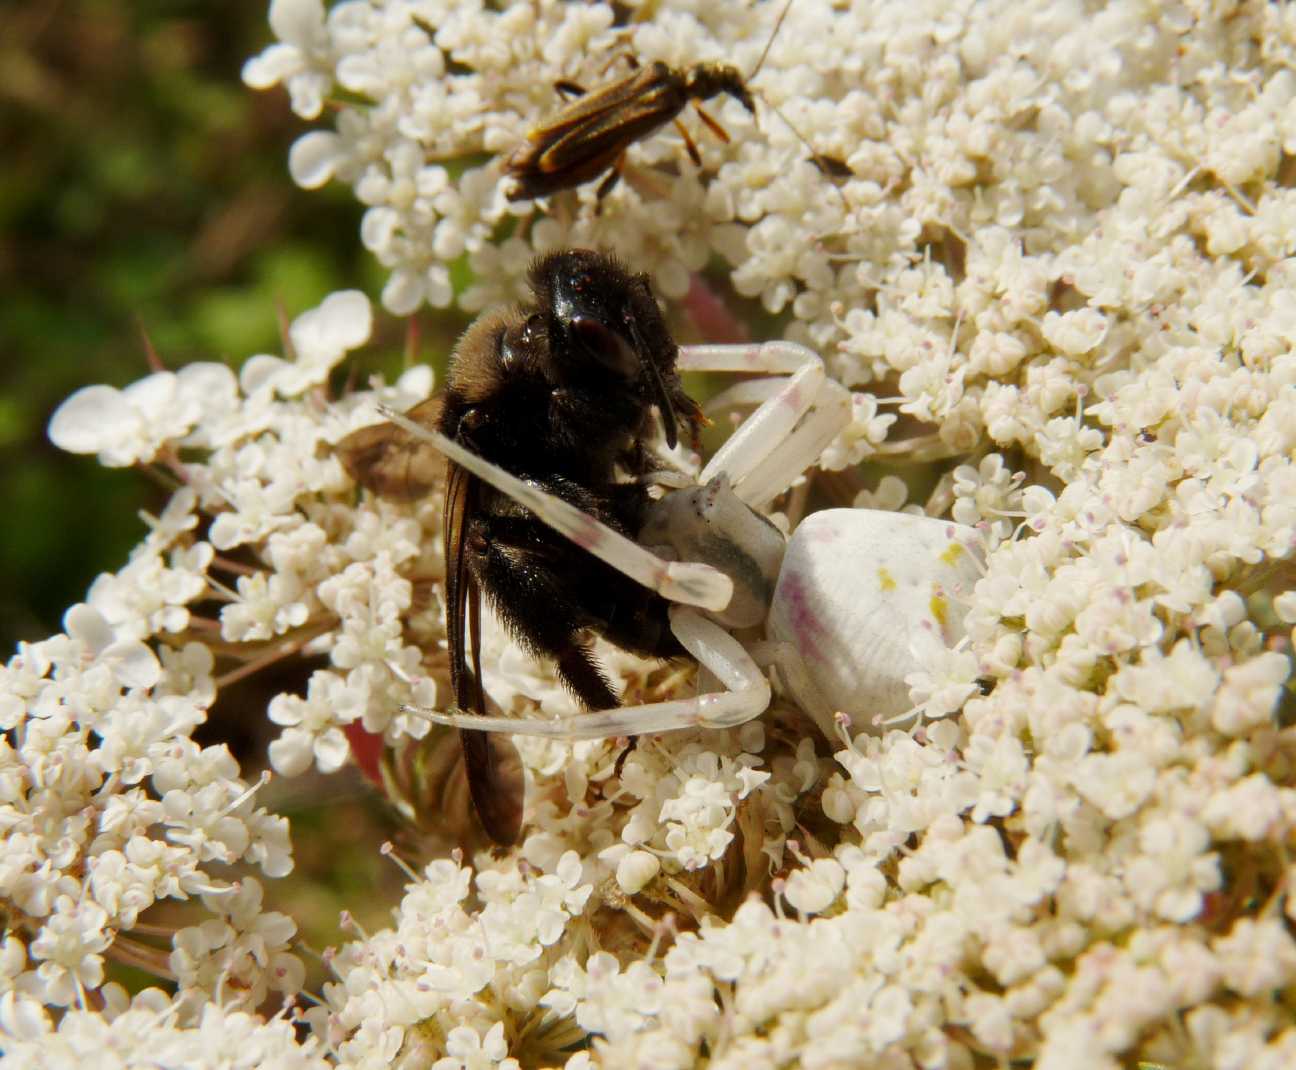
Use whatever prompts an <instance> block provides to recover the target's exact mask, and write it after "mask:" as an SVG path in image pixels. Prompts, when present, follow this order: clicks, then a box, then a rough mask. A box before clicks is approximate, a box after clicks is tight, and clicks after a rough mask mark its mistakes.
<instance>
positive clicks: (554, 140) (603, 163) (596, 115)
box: [504, 62, 756, 201]
mask: <svg viewBox="0 0 1296 1070" xmlns="http://www.w3.org/2000/svg"><path fill="white" fill-rule="evenodd" d="M557 88H558V91H559V92H561V93H567V94H574V95H577V99H575V100H573V101H572V102H571V103H570V104H568V105H567V107H565V108H563V109H562V111H560V112H559V113H558V114H557V115H555V116H554V117H553V118H552V119H550V120H549V121H548V122H546V123H542V124H541V125H540V126H537V127H536V128H535V129H534V130H532V131H531V132H530V133H529V134H527V137H526V140H525V141H524V142H523V143H522V144H521V145H519V146H518V147H517V148H516V149H515V150H514V151H513V153H512V154H511V155H510V156H509V157H508V159H507V160H505V161H504V170H505V171H506V172H507V173H508V174H509V175H511V176H512V178H513V179H514V184H513V188H512V189H510V190H509V193H508V198H509V200H511V201H522V200H529V199H530V198H532V197H545V196H548V195H549V194H550V193H557V192H558V191H559V190H564V189H573V188H574V187H576V186H579V185H581V183H583V182H588V181H590V179H592V178H596V177H597V176H598V175H600V174H602V173H603V172H604V171H607V170H608V169H609V168H611V171H610V172H609V174H608V176H607V177H606V178H605V179H604V180H603V181H602V183H601V184H600V185H599V188H598V197H599V199H600V200H602V199H603V198H604V197H605V196H607V194H608V193H609V192H611V190H612V187H613V186H615V185H616V183H617V179H619V178H620V177H621V170H620V166H621V158H622V156H624V155H625V151H626V149H628V148H629V147H630V146H631V145H632V144H634V142H636V141H638V140H639V139H640V138H645V137H647V136H648V135H649V134H651V133H653V132H654V131H656V130H657V129H659V128H660V127H662V126H665V125H666V123H668V122H671V121H672V120H675V123H676V126H677V127H678V128H679V131H680V133H681V134H683V136H684V145H685V147H686V148H687V149H688V153H689V156H691V157H692V159H693V162H694V163H695V164H698V165H699V166H701V163H702V158H701V157H700V156H699V155H698V151H697V146H695V145H694V144H693V139H692V138H690V137H689V135H688V131H687V130H685V129H684V127H683V125H682V124H680V123H679V121H678V119H677V118H676V117H677V116H678V115H679V113H680V112H681V111H683V110H684V108H685V107H686V106H687V105H688V102H689V101H690V100H692V101H701V100H710V99H711V98H712V97H714V96H716V95H717V94H720V93H728V94H729V96H731V97H733V98H734V100H736V101H738V103H740V104H741V105H742V106H743V107H744V108H746V109H747V110H748V111H749V112H750V113H751V114H752V115H755V114H756V105H755V103H754V102H753V100H752V96H751V92H750V91H749V90H748V89H747V85H746V82H745V80H744V79H743V76H742V75H741V74H740V73H739V72H738V70H737V68H735V67H731V66H729V65H728V64H725V63H699V64H697V65H696V66H694V67H690V68H689V69H688V70H684V71H680V70H676V69H675V68H674V67H670V66H668V65H667V64H665V63H661V62H656V63H651V64H649V65H648V66H647V67H639V68H637V69H636V70H635V72H634V73H633V74H631V75H629V76H628V77H626V78H623V79H621V80H620V81H619V82H613V83H612V84H611V85H609V86H604V87H603V88H602V89H596V90H594V91H592V92H589V93H586V92H585V90H584V89H582V88H581V87H580V86H578V85H576V84H575V83H574V82H559V83H558V85H557ZM698 115H699V116H700V117H701V118H702V120H703V122H705V123H706V124H707V126H708V127H709V128H710V129H711V131H712V132H713V133H714V134H715V135H716V136H717V137H718V138H720V140H721V141H726V142H727V141H728V140H729V135H728V134H727V133H726V132H725V129H724V127H722V126H721V125H720V124H719V123H717V122H716V121H715V120H714V119H712V118H711V117H710V116H709V115H707V114H706V112H704V111H702V110H701V108H699V109H698Z"/></svg>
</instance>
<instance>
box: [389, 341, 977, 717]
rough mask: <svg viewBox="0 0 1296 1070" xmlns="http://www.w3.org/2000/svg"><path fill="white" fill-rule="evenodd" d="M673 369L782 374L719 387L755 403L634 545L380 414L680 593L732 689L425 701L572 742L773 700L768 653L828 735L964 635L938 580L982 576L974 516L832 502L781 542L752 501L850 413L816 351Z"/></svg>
mask: <svg viewBox="0 0 1296 1070" xmlns="http://www.w3.org/2000/svg"><path fill="white" fill-rule="evenodd" d="M678 367H679V368H680V369H681V370H698V371H766V372H774V373H776V374H778V375H780V376H784V377H776V378H767V379H761V380H756V381H752V382H745V383H740V384H739V385H738V386H737V387H734V388H731V389H730V390H729V391H726V392H725V394H724V395H722V397H721V399H720V400H721V401H722V402H726V403H732V402H735V401H738V402H755V401H759V402H760V405H759V407H758V408H757V409H756V411H755V412H753V413H752V414H751V415H750V416H749V417H748V418H747V419H746V420H745V421H744V422H743V423H742V424H741V425H740V426H739V427H738V429H737V430H736V431H735V432H734V433H733V434H732V435H731V436H730V437H729V439H728V440H727V441H726V442H725V444H724V445H723V446H722V447H721V448H720V450H719V451H718V452H717V453H716V455H715V456H714V457H712V458H711V460H710V461H709V462H708V463H707V465H706V467H705V468H703V470H702V472H701V474H700V476H699V482H698V484H697V485H696V486H693V487H690V488H686V489H680V490H671V491H668V492H667V493H666V494H665V495H663V497H662V498H661V499H660V500H659V501H657V502H655V503H654V505H653V506H652V508H651V510H650V515H649V519H648V522H647V523H646V524H645V526H644V530H643V531H642V532H641V534H640V542H638V543H636V542H634V541H632V540H630V539H627V538H625V537H624V536H623V535H620V534H619V533H617V532H615V531H613V530H612V529H611V528H608V527H606V526H605V525H603V524H602V523H600V522H599V521H597V520H595V519H594V518H593V517H591V516H589V515H588V514H586V513H584V512H582V511H581V510H579V509H577V508H576V507H575V506H572V505H570V504H569V503H567V502H564V501H562V500H561V499H559V498H555V497H553V496H551V495H549V494H547V493H545V492H544V491H541V490H539V489H537V488H536V487H535V486H533V485H531V484H529V483H526V482H523V481H522V480H520V479H518V478H517V477H515V476H513V475H511V474H509V473H508V472H506V471H504V470H503V469H502V468H499V467H497V466H495V465H493V464H491V463H490V462H488V461H486V460H484V459H482V458H481V457H478V456H477V455H476V454H473V453H471V452H469V451H468V450H466V449H464V448H463V447H462V446H460V445H459V444H458V443H456V442H454V441H452V440H451V439H448V438H446V437H445V436H444V435H441V434H438V433H437V432H435V431H431V430H429V429H427V428H425V427H422V426H420V425H419V424H416V423H413V422H412V421H410V420H407V419H405V418H404V417H402V416H400V415H399V414H397V413H392V412H386V413H385V415H386V416H387V417H388V418H389V419H391V420H392V421H393V422H395V423H397V424H399V425H400V426H401V427H403V428H404V429H405V430H406V431H408V432H409V433H410V434H412V435H416V436H418V437H420V438H423V439H425V440H426V441H428V442H430V443H431V444H432V445H434V446H435V447H436V448H437V449H438V450H440V451H441V452H442V453H444V454H445V455H446V456H447V457H448V458H449V459H450V460H452V461H454V462H455V463H456V464H458V465H461V466H462V467H463V468H465V469H467V470H468V471H470V472H472V473H473V474H474V475H476V476H478V477H479V478H480V479H482V480H484V481H485V482H487V483H489V484H491V485H492V486H494V487H496V488H497V489H498V490H500V491H502V492H503V493H505V494H508V495H509V496H510V497H512V498H514V499H515V500H516V501H518V502H520V503H521V504H523V505H525V506H526V507H527V508H528V509H530V510H532V512H534V513H535V514H536V515H537V516H539V517H540V518H541V519H542V520H544V521H545V522H546V523H547V524H549V525H550V526H552V527H553V528H554V529H555V530H557V531H558V532H560V533H561V534H563V535H565V536H566V537H567V538H569V539H571V540H572V541H574V542H575V543H577V545H579V546H582V547H584V548H585V549H587V550H589V552H590V553H592V554H594V555H595V556H597V557H599V558H601V559H602V560H603V561H605V562H607V563H608V564H609V565H611V566H612V567H613V568H616V569H618V570H620V571H621V572H623V573H625V574H626V575H628V576H630V577H632V578H633V579H635V580H637V581H638V582H640V583H642V584H644V585H645V586H648V587H651V588H652V589H654V590H656V591H657V592H658V593H659V594H661V595H662V596H663V597H665V598H667V599H668V600H670V601H672V602H675V603H676V605H674V606H673V607H672V608H671V610H670V622H671V628H672V630H673V631H674V633H675V636H676V638H678V639H679V641H680V643H681V644H682V645H683V646H684V648H685V649H686V650H687V651H688V652H689V653H690V654H691V655H692V656H693V657H694V658H696V659H697V660H698V662H700V663H701V664H702V665H703V666H704V667H705V668H706V669H708V670H709V671H710V672H711V673H712V674H713V675H714V676H715V677H716V679H718V680H719V682H720V683H721V684H722V685H723V686H724V688H725V690H723V691H719V692H709V693H706V694H700V695H697V696H695V697H693V698H688V699H677V700H674V701H668V702H656V703H651V704H648V705H640V706H621V707H617V708H615V709H609V710H595V711H591V712H588V713H580V714H577V715H575V716H571V717H563V718H558V719H554V720H519V719H514V718H508V717H483V716H477V715H471V714H455V713H442V712H439V711H435V710H424V709H419V710H418V712H420V713H421V714H423V715H424V716H426V717H427V718H429V719H430V720H432V721H435V722H437V723H439V724H446V725H452V726H455V727H459V728H470V729H479V730H483V731H497V732H510V733H513V734H517V735H533V736H549V737H554V738H560V739H568V740H577V739H601V738H606V737H612V736H630V735H638V734H642V733H650V732H664V731H670V730H673V729H680V728H696V727H703V728H728V727H732V726H734V725H738V724H742V723H743V722H744V721H748V720H751V719H752V718H754V717H758V716H760V714H761V713H763V712H764V711H765V710H766V709H767V708H768V706H769V703H770V698H771V688H770V683H769V680H768V679H767V677H766V675H765V673H764V671H763V670H762V668H761V664H765V665H770V664H773V665H776V666H777V667H778V670H779V674H780V678H781V681H782V683H783V686H784V688H785V689H786V690H787V691H788V692H789V693H790V694H791V696H792V697H793V699H794V700H795V701H796V702H797V704H798V705H799V706H801V708H802V709H804V710H805V711H806V712H807V713H808V714H810V715H811V716H813V717H814V718H815V720H816V722H817V723H818V724H819V726H820V728H821V729H822V730H823V731H824V732H825V734H828V735H830V736H831V735H834V734H835V729H834V722H833V717H834V714H835V713H837V712H843V713H846V714H848V715H850V716H851V717H852V718H853V719H855V721H856V723H861V722H862V723H863V724H864V725H868V724H870V723H872V722H873V721H874V720H875V719H878V718H885V717H890V716H894V715H896V714H899V713H903V712H904V711H905V710H906V709H907V708H908V707H909V705H910V703H909V693H908V688H907V686H906V685H905V677H906V676H907V675H909V674H910V673H913V672H915V671H917V670H918V669H920V668H922V667H923V666H924V665H925V664H926V663H927V662H928V661H929V660H930V658H931V657H932V656H933V655H934V654H936V653H938V652H939V651H940V650H941V649H942V648H944V647H947V646H952V645H953V644H954V643H956V642H957V641H958V640H959V639H960V638H961V637H962V635H963V626H962V616H963V614H962V612H961V610H960V609H959V607H958V606H957V604H956V603H954V602H952V601H951V600H950V598H949V596H948V592H952V591H955V590H958V589H960V588H964V589H968V588H970V587H971V585H972V584H973V583H974V582H975V581H976V579H977V578H978V577H979V575H980V572H979V567H978V563H977V560H976V554H975V551H974V549H973V548H974V547H975V545H976V543H977V540H976V534H975V532H974V531H973V530H972V529H971V528H968V527H965V526H962V525H958V524H954V523H951V522H948V521H943V520H936V519H933V518H930V517H920V516H912V515H910V514H907V513H893V512H886V511H882V510H865V509H829V510H825V511H822V512H818V513H813V514H811V515H810V516H809V517H807V518H806V519H805V520H803V521H802V522H801V524H800V525H799V526H798V527H797V529H796V530H795V531H794V532H793V534H792V537H791V539H790V540H786V541H785V540H784V537H783V535H782V534H781V533H780V532H778V530H777V529H776V528H774V526H773V525H772V524H770V522H769V521H767V520H766V519H765V518H764V517H763V516H762V515H760V514H759V513H758V512H756V509H757V508H759V507H761V506H764V505H768V504H769V502H771V501H772V500H773V499H774V498H775V497H777V496H778V495H779V494H781V493H782V492H783V491H784V490H786V489H787V488H788V487H789V486H791V484H792V483H793V482H794V481H795V480H796V479H797V478H798V477H799V476H800V475H801V474H802V472H804V471H805V470H806V469H807V468H809V467H811V466H812V465H813V464H814V463H815V462H816V461H817V460H818V458H819V456H820V455H821V453H822V452H823V450H824V448H825V447H826V446H827V445H828V443H829V442H831V441H832V439H833V438H835V437H836V435H837V434H838V433H839V432H840V431H841V430H842V429H843V428H845V427H846V425H847V423H848V422H849V419H850V409H851V398H850V394H849V392H848V391H847V390H846V389H845V388H844V387H843V386H841V385H840V384H839V383H836V382H834V381H833V380H831V379H829V378H828V377H827V375H826V373H825V371H824V367H823V362H822V361H821V360H820V359H819V357H818V356H817V355H816V354H815V353H813V352H812V351H811V350H809V349H806V348H805V347H804V346H801V345H797V344H795V343H792V342H765V343H760V344H752V345H706V346H690V347H683V348H681V349H680V351H679V360H678ZM658 549H660V550H662V551H663V552H664V553H665V554H667V555H668V556H663V555H662V553H658V552H655V551H656V550H658ZM762 623H763V624H764V626H765V634H766V639H765V640H764V641H761V640H760V639H759V638H758V639H756V640H755V641H750V643H751V645H750V647H747V646H744V645H743V643H741V642H739V640H738V639H737V638H735V637H734V635H732V634H731V633H730V631H728V630H727V629H738V630H744V629H745V630H746V631H748V632H750V631H751V630H752V629H754V628H755V627H757V626H759V625H761V624H762ZM758 661H759V662H760V663H761V664H758Z"/></svg>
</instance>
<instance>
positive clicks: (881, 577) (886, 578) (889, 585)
mask: <svg viewBox="0 0 1296 1070" xmlns="http://www.w3.org/2000/svg"><path fill="white" fill-rule="evenodd" d="M878 583H879V584H880V585H881V587H882V590H884V591H894V590H895V589H896V581H895V577H894V576H892V575H891V573H890V572H888V571H887V570H886V569H884V568H880V569H878Z"/></svg>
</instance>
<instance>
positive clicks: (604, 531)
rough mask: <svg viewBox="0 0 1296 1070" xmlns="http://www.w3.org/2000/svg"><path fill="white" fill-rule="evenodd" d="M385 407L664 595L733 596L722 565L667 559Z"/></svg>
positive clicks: (709, 604) (688, 600) (717, 602)
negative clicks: (715, 567)
mask: <svg viewBox="0 0 1296 1070" xmlns="http://www.w3.org/2000/svg"><path fill="white" fill-rule="evenodd" d="M380 409H381V410H382V413H383V415H384V416H385V417H386V418H387V419H389V420H391V421H392V423H394V424H396V425H397V426H399V427H402V428H404V429H405V430H406V431H408V432H409V433H410V434H411V435H413V436H414V437H416V438H420V439H422V440H423V441H425V442H428V443H430V444H431V445H433V446H435V447H436V448H437V449H438V450H440V451H441V452H442V453H443V454H445V456H446V457H448V458H449V459H450V460H452V461H454V462H455V463H456V464H458V465H460V466H461V467H463V468H465V469H467V470H468V471H469V472H471V473H472V474H473V475H475V476H477V477H478V478H479V479H481V480H483V481H484V482H486V483H489V484H490V485H491V486H493V487H495V488H496V489H497V490H499V491H501V492H503V493H504V494H507V495H508V496H509V497H510V498H512V499H513V500H514V501H516V502H519V503H520V504H522V505H524V506H526V507H527V508H528V509H530V510H531V511H532V512H533V513H535V515H536V516H538V517H539V518H540V519H541V520H543V521H544V522H545V523H546V524H548V525H549V526H550V527H551V528H553V529H554V530H555V531H557V532H558V533H559V534H560V535H564V536H566V537H567V538H568V539H570V540H571V541H572V542H574V543H576V545H577V546H580V547H583V548H584V549H586V550H588V551H589V552H590V553H592V554H593V555H594V556H595V557H597V558H598V559H599V560H601V561H604V562H606V563H607V564H609V565H611V566H612V567H613V568H614V569H616V570H617V571H619V572H622V573H624V574H625V575H627V576H629V577H630V578H631V579H633V580H635V581H636V582H637V583H641V584H643V585H644V586H645V587H648V588H650V589H652V590H654V591H656V592H657V593H658V594H660V595H661V596H662V597H663V598H666V599H668V600H670V601H672V602H681V603H683V604H685V605H690V606H698V607H700V608H702V609H711V610H722V609H724V608H725V607H726V606H727V605H728V604H729V600H730V598H732V597H733V581H732V580H731V579H730V578H729V577H728V576H726V575H725V574H724V573H723V572H720V571H719V570H718V569H714V568H712V567H711V566H710V565H703V564H697V563H694V562H688V561H666V560H663V559H662V558H660V557H658V556H657V555H656V554H654V553H652V552H650V551H648V550H645V549H644V548H643V547H642V546H640V545H639V544H638V543H636V542H634V541H633V540H631V539H627V538H626V537H625V536H624V535H622V534H621V533H620V532H617V531H613V530H612V529H611V528H610V527H608V526H607V525H606V524H602V523H600V522H599V521H598V520H595V519H594V517H592V516H590V515H589V514H588V513H585V512H582V511H581V510H580V509H577V508H576V506H574V505H572V504H570V503H569V502H565V501H563V500H562V499H561V498H555V497H554V496H553V495H552V494H548V493H546V492H545V491H543V490H540V489H539V488H538V487H535V486H533V485H532V484H530V483H526V482H524V481H523V480H521V479H518V478H517V477H516V476H514V475H510V474H509V473H508V472H506V471H504V469H502V468H500V467H498V466H497V465H493V464H491V463H490V462H489V461H487V460H485V459H483V458H481V457H478V456H477V454H475V453H473V452H472V451H470V450H466V449H464V448H463V447H462V446H461V445H459V444H458V443H457V442H454V441H452V440H451V439H449V438H446V436H445V435H442V434H440V433H438V432H436V431H433V430H431V429H429V428H426V427H422V426H420V425H419V424H416V423H413V422H412V421H410V420H407V419H406V418H405V417H404V416H402V415H401V414H400V413H398V412H394V411H392V410H391V409H387V408H385V407H383V406H380Z"/></svg>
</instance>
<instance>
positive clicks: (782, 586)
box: [778, 571, 828, 653]
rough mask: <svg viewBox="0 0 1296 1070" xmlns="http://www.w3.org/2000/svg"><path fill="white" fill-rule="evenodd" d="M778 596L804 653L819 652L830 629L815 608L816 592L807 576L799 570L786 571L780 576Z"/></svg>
mask: <svg viewBox="0 0 1296 1070" xmlns="http://www.w3.org/2000/svg"><path fill="white" fill-rule="evenodd" d="M778 597H779V599H780V600H781V601H782V603H783V606H784V608H785V610H786V612H787V619H788V623H789V624H791V626H792V633H793V634H794V635H795V636H796V637H797V645H798V647H800V649H801V650H802V651H803V652H804V653H815V652H817V651H818V650H819V648H820V647H821V646H822V645H823V643H822V642H821V640H822V638H823V636H824V635H826V634H827V631H828V629H827V626H826V625H825V624H824V621H823V619H822V618H821V617H820V616H819V613H818V612H817V611H816V609H815V601H816V599H815V598H814V592H813V591H811V590H810V588H809V585H808V584H807V583H806V581H805V577H804V576H803V575H801V574H800V573H799V572H787V571H785V572H784V573H783V575H782V576H780V577H779V589H778Z"/></svg>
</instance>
